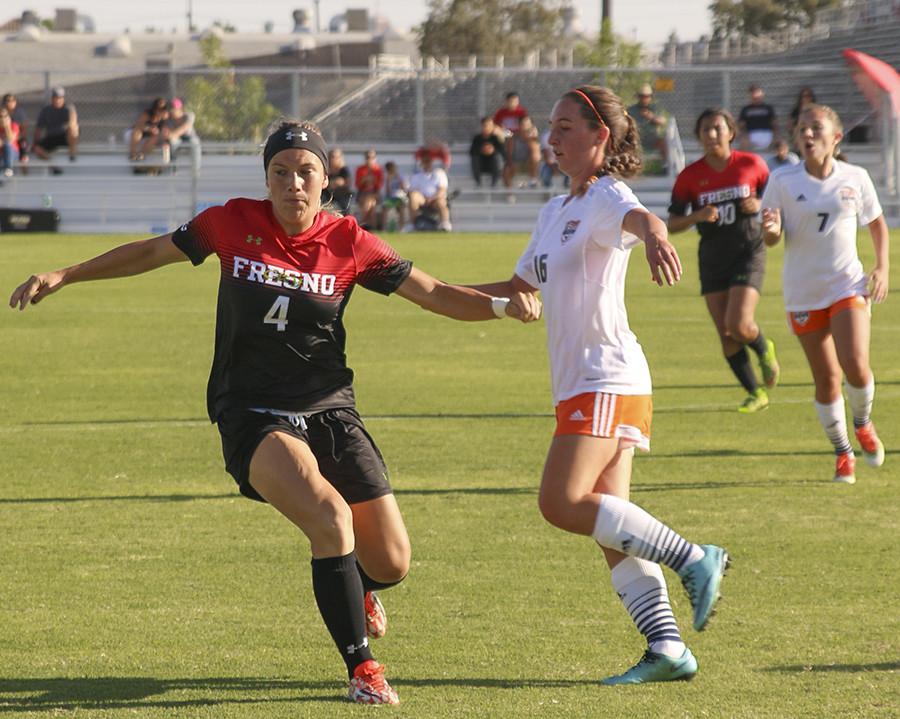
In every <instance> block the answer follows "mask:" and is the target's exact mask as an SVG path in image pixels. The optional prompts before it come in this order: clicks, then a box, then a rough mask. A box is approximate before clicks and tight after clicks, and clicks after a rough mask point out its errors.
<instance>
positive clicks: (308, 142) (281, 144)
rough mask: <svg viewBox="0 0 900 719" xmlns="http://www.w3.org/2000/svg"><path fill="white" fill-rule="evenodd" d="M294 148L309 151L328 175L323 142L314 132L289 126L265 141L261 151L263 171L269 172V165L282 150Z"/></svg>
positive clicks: (326, 157) (326, 156)
mask: <svg viewBox="0 0 900 719" xmlns="http://www.w3.org/2000/svg"><path fill="white" fill-rule="evenodd" d="M292 148H296V149H298V150H309V151H310V152H311V153H313V154H314V155H315V156H316V157H318V158H319V159H320V160H321V161H322V167H324V168H325V173H326V174H327V173H328V154H327V152H326V150H325V140H324V139H323V138H322V136H321V135H320V134H319V133H318V132H316V131H315V130H310V129H309V128H303V127H297V126H296V125H291V126H289V127H286V128H284V129H281V130H278V131H277V132H273V133H272V134H271V135H269V139H268V140H266V147H265V149H264V150H263V170H264V171H265V172H268V171H269V163H270V162H271V161H272V158H273V157H275V155H277V154H278V153H279V152H281V151H282V150H290V149H292Z"/></svg>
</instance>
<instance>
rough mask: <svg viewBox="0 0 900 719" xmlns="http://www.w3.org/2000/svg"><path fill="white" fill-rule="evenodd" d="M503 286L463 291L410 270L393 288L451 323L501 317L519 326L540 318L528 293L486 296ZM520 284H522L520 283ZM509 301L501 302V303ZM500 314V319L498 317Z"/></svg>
mask: <svg viewBox="0 0 900 719" xmlns="http://www.w3.org/2000/svg"><path fill="white" fill-rule="evenodd" d="M506 284H507V283H498V284H496V285H482V286H480V287H478V288H476V287H463V286H461V285H450V284H447V283H446V282H441V281H440V280H438V279H435V278H434V277H432V276H431V275H429V274H428V273H427V272H423V271H422V270H420V269H418V268H416V267H413V270H412V272H411V273H410V274H409V277H407V278H406V280H404V282H403V284H402V285H400V287H398V288H397V294H398V295H400V296H401V297H403V298H404V299H407V300H409V301H410V302H414V303H415V304H417V305H419V307H421V308H423V309H426V310H429V311H430V312H434V313H436V314H439V315H444V316H446V317H450V318H452V319H455V320H463V321H469V322H474V321H478V320H491V319H496V318H497V317H501V316H504V315H509V316H510V317H515V318H516V319H518V320H521V321H522V322H532V321H534V320H536V319H538V318H539V317H540V316H541V303H540V301H539V300H538V299H537V297H535V295H534V290H533V289H532V290H531V292H527V293H525V292H508V293H506V294H503V293H502V292H498V293H496V294H493V293H490V294H489V293H488V291H487V289H486V288H490V287H498V288H502V287H504V286H505V285H506ZM523 284H524V283H523ZM507 299H508V300H509V301H508V302H504V300H507ZM500 312H503V313H504V315H501V314H500Z"/></svg>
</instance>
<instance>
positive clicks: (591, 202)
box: [479, 86, 728, 684]
mask: <svg viewBox="0 0 900 719" xmlns="http://www.w3.org/2000/svg"><path fill="white" fill-rule="evenodd" d="M550 145H551V147H552V148H553V152H554V155H555V157H556V158H557V160H558V163H559V168H560V169H561V170H562V171H563V172H564V173H565V174H566V175H568V176H569V177H570V178H571V192H570V194H569V195H561V196H559V197H555V198H553V199H552V200H550V202H548V203H547V205H546V206H545V207H544V208H543V209H542V210H541V213H540V216H539V217H538V221H537V226H536V227H535V230H534V233H533V235H532V238H531V242H530V244H529V245H528V247H527V249H526V250H525V252H524V254H523V255H522V257H521V258H520V259H519V262H518V265H517V266H516V271H515V274H514V275H513V277H512V279H510V280H509V281H508V282H501V283H496V284H493V285H485V286H482V287H480V288H479V289H481V290H482V291H485V292H490V293H494V294H498V293H500V292H502V291H503V290H509V291H513V292H537V291H538V290H540V292H541V296H542V300H543V302H544V312H545V317H546V320H547V335H548V345H549V350H550V364H551V370H552V375H553V400H554V403H555V404H556V421H557V428H556V432H555V435H554V437H553V441H552V443H551V445H550V450H549V453H548V456H547V462H546V465H545V467H544V473H543V478H542V480H541V489H540V499H539V504H540V509H541V513H542V514H543V515H544V517H545V518H546V519H547V521H548V522H550V523H551V524H553V525H554V526H557V527H559V528H561V529H564V530H566V531H569V532H573V533H575V534H582V535H585V536H588V537H593V538H594V539H595V540H596V541H597V542H598V543H599V544H600V546H601V548H602V549H603V552H604V554H605V556H606V561H607V562H608V564H609V566H610V567H611V568H612V583H613V586H614V587H615V590H616V592H617V593H618V594H619V596H620V597H621V598H622V601H623V603H624V604H625V606H626V608H627V610H628V612H629V613H630V614H631V616H632V618H633V619H634V621H635V623H636V624H637V627H638V629H639V630H640V631H641V633H642V634H644V636H645V637H646V639H647V642H648V645H649V647H648V650H647V651H646V653H645V654H644V656H643V657H642V659H641V660H640V661H639V662H638V663H637V664H636V665H635V666H633V667H632V668H631V669H629V670H628V671H626V672H625V673H624V674H622V675H619V676H614V677H610V678H608V679H605V680H604V683H606V684H637V683H642V682H652V681H669V680H676V679H691V678H692V677H693V676H694V674H696V672H697V661H696V659H694V657H693V655H692V654H691V652H690V650H688V649H687V648H686V647H685V645H684V643H683V642H682V640H681V636H680V634H679V632H678V627H677V625H676V623H675V618H674V616H673V614H672V609H671V606H670V604H669V598H668V591H667V589H666V583H665V579H664V578H663V573H662V569H661V567H660V564H665V565H666V566H669V567H671V568H672V569H674V570H675V571H677V572H678V573H679V575H680V576H681V579H682V582H683V583H684V585H685V588H686V589H687V591H688V594H689V596H690V598H691V604H692V606H693V620H694V627H695V629H697V630H701V629H703V628H704V627H705V626H706V623H707V621H708V619H709V617H710V615H711V613H712V609H713V606H714V605H715V602H716V600H717V599H718V596H719V585H720V582H721V579H722V576H723V574H724V572H725V567H726V565H727V562H728V555H727V553H726V552H725V550H723V549H721V548H720V547H714V546H711V545H705V546H698V545H696V544H692V543H690V542H687V541H685V540H684V539H682V538H681V537H680V536H679V535H678V534H676V533H675V532H674V531H672V530H671V529H669V528H668V527H666V526H665V525H663V524H662V523H661V522H659V521H658V520H657V519H655V518H654V517H652V516H651V515H649V514H648V513H647V512H645V511H644V510H642V509H641V508H640V507H638V506H637V505H634V504H632V503H631V502H629V501H628V495H629V486H630V481H631V461H632V456H633V454H634V447H640V448H641V449H644V450H647V449H649V446H650V419H651V401H650V392H651V385H650V371H649V369H648V367H647V361H646V359H645V358H644V353H643V351H642V350H641V346H640V345H639V344H638V342H637V339H636V338H635V336H634V334H633V333H632V332H631V330H630V329H629V328H628V317H627V315H626V312H625V304H624V290H625V273H626V269H627V265H628V257H629V255H630V252H631V248H632V247H634V246H636V245H638V244H640V243H641V242H643V243H644V251H645V253H646V256H647V261H648V263H649V265H650V272H651V274H652V277H653V280H654V281H655V282H656V283H657V284H659V285H662V284H663V283H664V282H665V283H667V284H669V285H671V284H674V283H675V282H676V281H677V280H678V279H679V277H680V275H681V262H680V260H679V259H678V255H677V253H676V252H675V248H674V247H673V246H672V245H671V244H670V243H669V241H668V238H667V234H666V226H665V224H664V223H663V222H662V221H661V220H660V219H658V218H657V217H655V216H654V215H651V214H650V213H649V212H648V211H647V210H646V209H645V208H644V207H643V206H642V205H641V204H640V202H638V200H637V198H636V197H635V196H634V194H633V193H632V192H631V190H630V189H629V188H628V186H627V185H625V184H624V183H623V182H621V181H620V180H619V179H617V178H619V177H630V176H631V175H633V174H635V172H636V171H637V170H638V169H639V168H640V164H641V161H640V159H639V155H638V153H639V150H638V147H639V146H640V139H639V135H638V132H637V129H636V127H635V123H634V120H633V119H632V118H631V117H629V116H628V115H627V113H626V111H625V108H624V107H623V105H622V102H621V100H620V99H619V98H618V97H616V95H615V94H613V93H612V92H611V91H610V90H608V89H606V88H603V87H595V86H584V87H580V88H578V89H575V90H572V91H570V92H567V93H566V94H565V95H563V96H562V97H561V98H560V99H559V101H558V102H557V103H556V105H555V106H554V108H553V113H552V115H551V119H550Z"/></svg>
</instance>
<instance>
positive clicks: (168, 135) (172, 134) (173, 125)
mask: <svg viewBox="0 0 900 719" xmlns="http://www.w3.org/2000/svg"><path fill="white" fill-rule="evenodd" d="M164 133H165V139H166V140H168V142H169V146H170V147H171V151H172V155H174V154H175V151H176V150H177V149H178V148H179V147H180V146H181V145H182V144H188V145H190V144H194V143H197V142H199V141H200V140H199V138H198V137H197V133H196V132H194V113H193V112H190V111H189V110H185V109H184V103H183V102H182V101H181V99H180V98H177V97H174V98H172V100H171V102H169V118H168V119H167V120H166V124H165V128H164Z"/></svg>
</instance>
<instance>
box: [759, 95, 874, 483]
mask: <svg viewBox="0 0 900 719" xmlns="http://www.w3.org/2000/svg"><path fill="white" fill-rule="evenodd" d="M795 132H796V138H797V144H798V146H799V147H800V149H801V151H802V153H803V162H802V163H801V164H799V165H794V166H792V167H787V168H783V169H781V170H779V171H778V172H776V173H774V174H773V175H772V176H771V177H770V179H769V184H768V186H767V187H766V190H765V192H764V193H763V198H762V206H763V239H764V240H765V243H766V244H767V245H769V246H770V247H771V246H773V245H775V244H777V243H778V241H779V240H780V239H781V233H782V230H784V235H785V239H784V246H785V250H784V283H783V284H784V304H785V309H786V310H787V313H788V321H789V323H790V326H791V329H792V330H793V332H794V334H795V335H797V338H798V339H799V340H800V345H801V346H802V347H803V351H804V352H805V353H806V358H807V360H808V361H809V367H810V369H811V370H812V375H813V381H814V382H815V387H816V390H815V406H816V412H817V413H818V415H819V421H820V422H821V423H822V427H823V428H824V429H825V434H826V435H827V436H828V438H829V439H830V440H831V442H832V444H833V445H834V450H835V453H836V455H837V461H836V468H835V473H834V481H836V482H844V483H846V484H853V483H854V482H855V481H856V474H855V458H854V454H853V449H852V448H851V445H850V438H849V434H848V431H847V420H846V416H845V410H844V398H843V395H842V394H841V376H842V375H843V376H844V377H845V380H844V390H845V391H846V393H847V399H848V400H849V402H850V410H851V412H852V413H853V425H854V428H855V434H856V438H857V440H858V441H859V443H860V446H861V447H862V451H863V456H864V457H865V460H866V463H867V464H869V465H870V466H873V467H880V466H881V465H882V464H883V463H884V445H883V444H882V442H881V440H880V439H879V438H878V435H877V433H876V432H875V426H874V425H873V424H872V421H871V419H870V415H871V411H872V403H873V400H874V398H875V379H874V376H873V374H872V369H871V367H870V364H869V337H870V331H871V305H870V302H872V301H874V302H883V301H884V299H885V298H886V297H887V293H888V270H889V259H888V227H887V223H886V222H885V220H884V214H883V213H882V210H881V205H880V204H879V202H878V197H877V195H876V194H875V188H874V186H873V185H872V179H871V178H870V177H869V173H868V172H866V171H865V170H864V169H863V168H861V167H857V166H856V165H850V164H848V163H846V162H841V161H839V160H836V159H835V153H836V151H837V148H838V145H839V144H840V142H841V139H842V138H843V126H842V124H841V120H840V118H839V117H838V115H837V113H836V112H834V110H832V109H831V108H830V107H826V106H824V105H810V106H808V107H807V108H806V109H805V110H803V112H802V113H801V114H800V118H799V122H798V123H797V129H796V131H795ZM857 223H858V224H859V225H866V226H867V227H868V228H869V234H870V235H871V236H872V244H873V245H874V246H875V267H874V268H873V269H872V271H871V272H869V273H868V274H866V272H865V270H864V269H863V266H862V263H861V262H860V260H859V256H858V255H857V250H856V232H857V230H856V227H857Z"/></svg>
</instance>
